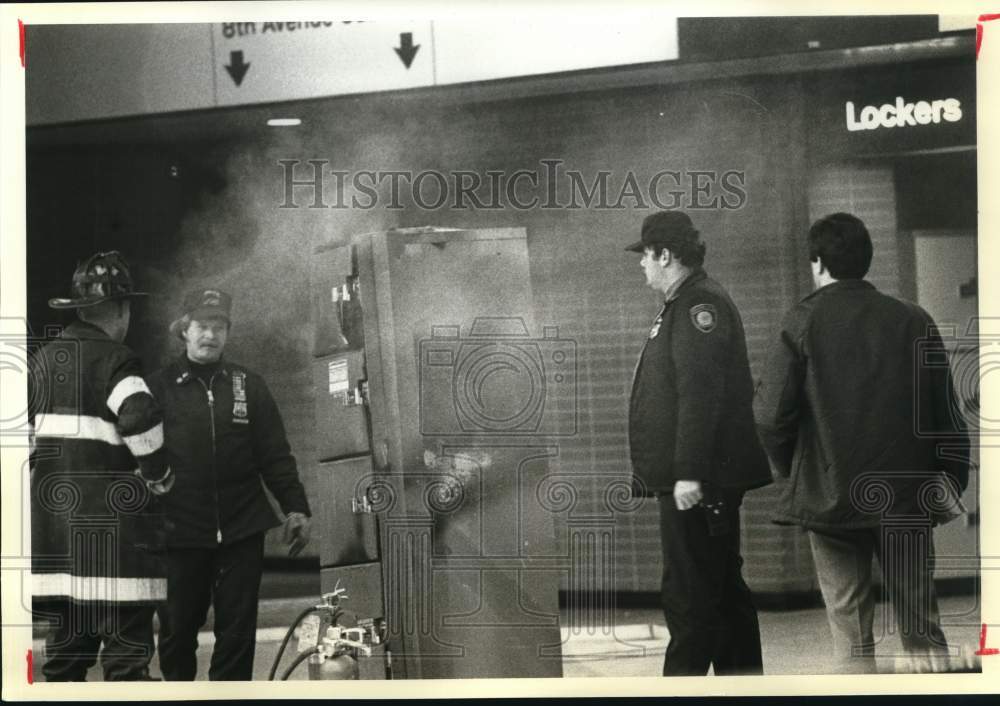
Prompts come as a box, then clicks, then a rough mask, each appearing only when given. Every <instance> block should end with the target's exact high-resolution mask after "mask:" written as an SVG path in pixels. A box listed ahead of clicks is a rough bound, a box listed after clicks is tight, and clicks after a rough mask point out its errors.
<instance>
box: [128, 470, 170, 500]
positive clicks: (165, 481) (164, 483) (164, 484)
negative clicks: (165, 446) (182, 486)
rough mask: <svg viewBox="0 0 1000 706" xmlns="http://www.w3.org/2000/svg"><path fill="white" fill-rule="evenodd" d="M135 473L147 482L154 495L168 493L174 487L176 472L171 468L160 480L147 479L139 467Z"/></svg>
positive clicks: (147, 486)
mask: <svg viewBox="0 0 1000 706" xmlns="http://www.w3.org/2000/svg"><path fill="white" fill-rule="evenodd" d="M135 475H136V476H137V477H138V478H139V480H141V481H142V482H143V483H145V484H146V488H148V489H149V492H151V493H152V494H153V495H166V494H167V493H169V492H170V489H171V488H173V487H174V480H175V479H174V474H173V472H172V471H171V470H170V469H169V468H168V469H167V472H166V473H165V474H164V475H163V477H162V478H160V480H146V478H144V477H143V475H142V471H140V470H139V469H138V468H137V469H136V470H135Z"/></svg>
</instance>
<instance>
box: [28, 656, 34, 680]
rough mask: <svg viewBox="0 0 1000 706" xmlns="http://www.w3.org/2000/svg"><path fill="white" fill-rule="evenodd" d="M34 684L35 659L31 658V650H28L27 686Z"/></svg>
mask: <svg viewBox="0 0 1000 706" xmlns="http://www.w3.org/2000/svg"><path fill="white" fill-rule="evenodd" d="M34 683H35V659H34V657H32V656H31V650H28V684H29V685H30V684H34Z"/></svg>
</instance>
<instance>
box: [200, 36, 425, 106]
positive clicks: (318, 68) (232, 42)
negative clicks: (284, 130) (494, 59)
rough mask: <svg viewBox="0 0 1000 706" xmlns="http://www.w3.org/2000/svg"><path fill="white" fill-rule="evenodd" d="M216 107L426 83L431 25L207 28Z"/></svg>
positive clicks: (392, 88) (407, 86) (396, 87)
mask: <svg viewBox="0 0 1000 706" xmlns="http://www.w3.org/2000/svg"><path fill="white" fill-rule="evenodd" d="M212 32H213V42H212V47H213V52H214V56H213V59H212V60H213V65H214V70H215V86H216V100H217V104H218V105H239V104H243V103H261V102H274V101H286V100H298V99H302V98H315V97H317V96H331V95H342V94H347V93H371V92H376V91H389V90H395V89H401V88H414V87H417V86H428V85H432V84H433V82H434V71H433V65H432V63H431V60H432V52H431V51H430V49H429V46H428V48H424V47H423V46H422V45H425V44H426V45H429V43H430V42H431V41H432V35H431V30H430V22H228V23H222V24H214V25H212Z"/></svg>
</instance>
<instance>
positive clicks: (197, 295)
mask: <svg viewBox="0 0 1000 706" xmlns="http://www.w3.org/2000/svg"><path fill="white" fill-rule="evenodd" d="M232 306H233V298H232V297H231V296H229V295H228V294H226V293H225V292H223V291H222V290H221V289H214V288H211V287H210V288H207V289H195V290H193V291H191V292H188V293H187V296H185V297H184V313H183V314H182V315H181V317H180V318H179V319H177V320H176V321H174V322H173V323H171V324H170V331H171V333H173V334H174V335H175V336H179V335H180V334H181V326H182V325H183V323H184V317H185V316H189V317H191V318H192V319H198V320H201V319H212V318H219V319H225V320H226V321H231V320H230V318H229V311H230V310H231V309H232Z"/></svg>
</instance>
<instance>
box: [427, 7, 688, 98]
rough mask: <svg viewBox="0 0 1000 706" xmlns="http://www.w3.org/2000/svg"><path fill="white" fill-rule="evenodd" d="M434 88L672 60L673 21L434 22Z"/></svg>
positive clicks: (627, 18)
mask: <svg viewBox="0 0 1000 706" xmlns="http://www.w3.org/2000/svg"><path fill="white" fill-rule="evenodd" d="M434 56H435V62H436V64H437V83H442V84H443V83H465V82H468V81H486V80H490V79H497V78H508V77H513V76H533V75H538V74H548V73H558V72H562V71H575V70H579V69H591V68H598V67H602V66H619V65H625V64H643V63H650V62H657V61H671V60H674V59H676V58H677V56H678V53H677V20H676V19H674V18H668V20H667V21H664V19H663V18H662V17H658V16H651V17H646V18H643V19H642V20H639V19H636V18H635V17H634V16H619V17H617V18H615V19H614V20H613V21H606V22H598V21H595V20H593V19H590V20H587V19H573V18H565V17H560V18H544V19H538V18H530V17H527V18H524V19H506V18H503V19H494V20H491V21H490V22H489V23H481V24H475V23H469V22H468V21H465V22H462V21H459V20H449V21H445V22H442V21H435V22H434Z"/></svg>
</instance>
